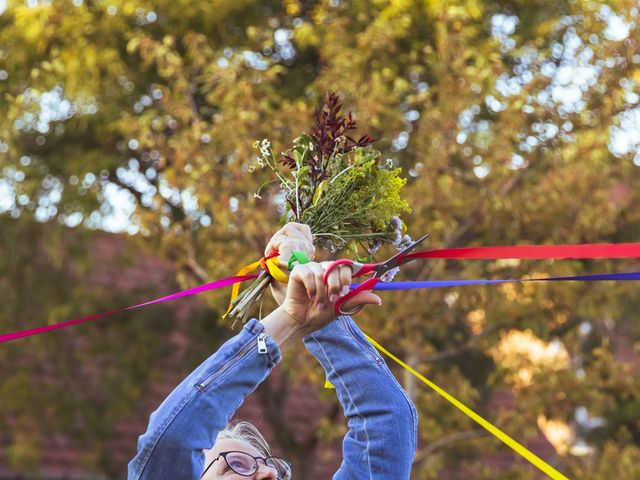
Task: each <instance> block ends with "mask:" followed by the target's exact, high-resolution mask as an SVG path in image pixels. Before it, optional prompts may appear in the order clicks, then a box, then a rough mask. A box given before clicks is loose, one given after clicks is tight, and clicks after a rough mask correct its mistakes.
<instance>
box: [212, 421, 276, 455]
mask: <svg viewBox="0 0 640 480" xmlns="http://www.w3.org/2000/svg"><path fill="white" fill-rule="evenodd" d="M218 440H241V441H244V442H247V443H248V444H249V445H251V446H252V447H254V448H255V449H256V450H258V452H260V455H262V456H264V457H270V456H271V455H273V453H272V449H271V445H269V442H267V440H266V439H265V438H264V437H263V436H262V434H261V433H260V430H258V427H256V426H255V425H254V424H253V423H251V422H247V421H246V420H240V421H236V422H231V423H229V424H228V425H227V426H226V427H224V429H223V430H220V432H219V433H218V436H217V437H216V443H217V442H218Z"/></svg>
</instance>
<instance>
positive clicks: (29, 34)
mask: <svg viewBox="0 0 640 480" xmlns="http://www.w3.org/2000/svg"><path fill="white" fill-rule="evenodd" d="M637 15H638V11H637V5H636V2H633V1H631V0H614V1H609V2H588V3H586V2H552V1H547V0H537V1H534V2H524V1H519V0H518V1H511V2H483V1H479V0H465V1H461V0H451V1H447V2H437V1H426V2H418V1H413V0H407V1H391V0H390V1H360V0H358V1H356V0H354V1H351V2H346V1H339V0H338V1H333V0H332V1H330V2H326V1H320V2H314V1H297V0H284V1H282V2H281V1H266V2H265V1H263V2H256V1H249V0H243V1H235V2H224V1H216V2H204V1H189V2H181V1H175V0H174V1H172V2H165V1H160V0H158V1H154V2H150V1H147V2H143V3H140V2H132V1H129V0H119V1H118V0H113V1H111V2H110V3H109V4H107V3H103V2H94V1H87V2H62V1H61V2H54V3H52V4H47V3H46V2H43V3H42V4H38V5H36V6H34V7H28V6H25V5H22V4H19V3H17V2H9V3H8V6H7V7H6V9H5V10H4V12H3V13H2V14H1V15H0V58H1V59H2V62H3V63H2V64H1V65H2V66H0V68H1V69H2V71H1V72H0V74H2V72H5V73H4V74H2V77H0V79H1V78H3V77H4V79H3V80H1V81H0V85H1V86H2V97H1V99H0V108H1V110H2V112H3V113H4V115H3V116H2V118H0V139H1V140H2V142H3V143H2V144H0V149H1V150H0V151H2V156H0V162H2V166H3V177H4V178H3V179H2V180H0V191H4V192H5V195H4V197H3V198H5V199H6V198H9V199H10V200H0V205H1V206H2V210H4V211H5V212H6V215H10V216H13V217H19V219H16V220H15V221H14V222H12V221H9V220H8V219H7V220H6V224H7V225H10V226H9V227H7V228H5V229H4V230H3V232H4V231H7V232H9V233H8V235H9V236H11V237H14V238H18V237H16V235H17V234H16V233H15V232H16V231H17V230H16V229H17V227H16V225H20V224H23V223H25V224H29V223H30V222H34V221H36V222H38V221H40V222H56V221H58V222H60V223H62V224H65V225H67V226H68V227H74V228H77V229H80V228H87V229H91V228H103V229H107V230H109V229H111V230H117V229H118V228H121V225H125V227H124V228H125V229H129V231H130V233H132V234H134V235H136V238H139V239H140V241H141V242H143V243H144V244H146V245H147V246H149V247H150V248H153V249H155V251H158V252H161V253H162V254H163V255H165V256H166V257H167V258H169V259H171V260H172V261H173V262H175V264H176V265H177V266H178V268H179V272H180V273H179V275H178V278H179V281H180V283H181V285H182V286H188V285H192V284H194V283H195V282H200V281H203V280H205V279H208V278H218V277H221V276H227V275H229V274H230V273H231V272H233V271H234V270H235V269H237V268H238V267H239V266H241V265H243V264H246V263H248V262H249V261H252V260H255V259H256V258H257V257H258V256H259V255H260V253H261V250H262V247H263V246H264V244H265V243H266V240H267V239H268V237H269V235H270V233H271V232H272V231H273V230H274V228H275V225H276V222H277V220H278V217H279V213H278V197H277V195H276V193H277V192H276V189H275V188H272V189H269V186H267V188H266V190H265V192H266V193H265V194H264V195H263V198H262V199H258V198H254V197H253V195H252V193H253V192H254V191H256V190H257V189H258V187H259V186H260V184H261V183H262V181H264V180H263V179H262V177H261V176H260V174H252V175H249V174H248V173H247V167H248V164H249V162H250V161H251V158H252V155H253V153H252V150H251V145H252V143H253V141H254V140H255V139H260V138H269V139H270V140H271V141H272V143H273V144H274V146H275V148H274V151H276V152H277V151H279V150H284V149H285V148H287V146H288V145H289V143H290V142H291V140H292V139H293V138H294V137H295V136H297V135H298V134H299V133H300V131H301V130H304V129H305V128H306V126H308V125H310V124H311V121H312V115H313V112H314V109H315V108H316V106H317V105H318V103H319V102H320V101H321V100H322V98H323V96H324V94H325V92H326V91H333V90H337V91H339V92H340V94H341V95H342V97H343V98H344V99H345V101H346V103H347V105H348V106H349V109H350V110H353V111H355V112H357V115H358V120H359V124H360V125H361V126H362V127H363V128H366V130H367V133H370V134H372V135H373V136H374V137H376V138H379V139H380V140H379V142H378V146H379V148H381V149H382V150H383V151H386V152H388V154H389V156H390V157H391V158H392V159H393V161H394V162H395V163H397V164H398V165H401V166H402V167H403V168H404V169H405V171H406V172H407V176H408V179H409V182H408V185H407V187H406V194H407V197H408V199H409V201H410V204H411V205H412V207H413V214H412V215H410V216H408V217H407V218H406V221H407V223H408V225H409V229H410V233H411V234H414V235H416V236H418V235H420V234H422V233H426V232H431V234H432V237H431V238H432V240H431V244H432V245H433V246H434V247H444V246H467V245H493V244H516V243H533V244H539V243H584V242H608V241H612V242H622V241H633V240H635V239H636V238H637V233H638V231H639V220H640V217H639V216H638V212H637V209H635V208H634V205H636V204H637V201H638V193H637V192H638V191H640V189H639V188H638V182H639V179H640V176H639V171H638V167H637V164H638V162H639V161H640V160H638V157H637V155H636V156H635V163H634V161H633V159H634V154H635V150H636V149H637V140H636V141H635V142H636V143H634V140H633V138H634V136H633V135H632V134H629V135H627V136H626V137H625V136H624V132H625V131H630V130H631V129H633V128H636V129H637V124H634V123H633V118H634V115H637V111H638V110H637V106H636V105H637V102H638V80H639V79H640V69H639V67H638V65H639V64H640V57H639V56H638V54H637V51H638V40H639V33H638V29H637V26H636V24H637ZM274 187H275V186H274ZM116 194H118V195H119V196H120V197H121V198H124V199H128V200H129V201H130V202H131V205H132V206H134V207H135V210H134V211H133V213H132V216H131V220H132V222H131V223H130V224H125V223H123V222H121V223H120V225H118V224H115V223H114V222H113V216H112V217H109V216H108V214H109V212H113V211H114V210H117V209H116V207H117V202H116V201H115V200H114V198H115V197H116ZM120 203H123V202H122V201H121V202H120ZM114 204H115V205H114ZM385 253H389V252H381V255H384V254H385ZM74 261H75V260H74ZM625 268H629V269H631V268H633V266H632V264H631V263H629V264H626V265H625V264H623V262H597V263H596V262H587V261H571V262H465V263H462V262H444V261H442V262H430V263H421V264H418V263H415V264H412V265H407V266H406V267H404V268H403V272H402V275H403V276H404V277H405V278H416V279H417V278H419V279H428V278H432V279H435V278H454V277H464V278H481V277H500V278H504V277H519V276H523V275H533V274H535V273H538V274H553V275H564V274H579V273H587V272H600V271H607V270H614V269H620V270H623V269H625ZM13 274H16V273H12V275H13ZM8 278H12V277H11V276H9V277H8ZM632 288H633V285H602V284H578V285H565V284H562V285H556V284H549V285H544V286H538V285H536V286H535V287H532V286H528V285H527V286H525V285H522V286H521V285H515V286H510V285H506V286H504V287H500V288H495V287H465V288H461V289H456V290H432V291H429V292H427V293H425V292H414V293H398V294H386V295H385V307H384V311H383V313H380V312H376V313H371V314H368V315H363V317H362V320H361V322H362V324H363V325H364V326H365V329H366V330H367V331H369V333H371V334H374V335H373V336H374V337H375V338H377V339H378V340H380V341H381V342H382V343H383V344H384V345H387V346H388V348H390V349H391V350H393V351H394V352H395V353H397V354H400V356H402V357H404V358H406V359H407V360H408V361H409V363H410V364H411V365H413V366H415V367H416V368H417V369H418V370H420V371H422V372H423V373H424V374H425V375H427V376H428V377H430V378H432V379H434V380H435V381H436V382H437V383H438V384H440V385H442V386H443V387H444V388H445V389H447V390H448V391H450V392H452V393H453V394H454V395H456V396H457V397H459V398H460V399H461V400H462V401H464V402H465V403H467V404H468V405H469V406H471V407H472V408H474V409H476V410H478V411H479V412H481V413H482V414H483V415H485V416H486V417H488V418H489V419H490V420H493V421H495V422H496V423H497V424H498V425H499V426H500V427H501V428H503V429H504V430H506V431H508V432H509V433H510V434H512V436H514V437H515V438H517V439H519V440H520V439H521V440H524V439H526V438H529V437H532V436H534V435H535V433H536V430H537V428H536V425H538V424H540V425H549V423H548V421H552V420H553V421H559V422H560V423H563V424H576V423H577V421H576V420H575V415H576V413H575V412H576V410H577V409H578V408H580V407H586V408H587V410H588V412H589V415H591V416H592V417H603V418H605V419H606V420H607V427H606V428H605V429H603V428H600V429H594V430H593V431H592V432H590V433H589V434H588V435H587V437H588V438H587V439H586V440H588V441H589V444H590V446H591V447H592V448H594V449H595V450H594V453H592V454H590V455H588V456H586V457H577V456H573V455H570V454H568V450H567V451H566V452H563V451H562V450H561V449H560V451H559V453H558V456H557V458H554V459H553V461H554V462H556V463H557V464H558V465H559V467H560V468H561V469H562V470H563V471H564V472H565V473H566V474H567V475H568V476H569V477H572V476H575V477H579V478H593V479H596V478H601V476H602V475H604V473H602V472H607V471H610V472H611V471H614V470H609V469H614V468H617V469H618V472H619V473H620V475H619V476H620V477H621V478H622V477H628V478H631V477H633V476H634V473H635V474H636V475H637V471H636V470H633V469H634V468H636V467H633V466H630V467H626V466H625V465H629V464H631V465H633V464H634V462H633V459H634V458H637V455H638V450H637V447H635V446H634V441H635V442H636V443H637V438H638V426H637V424H636V423H634V421H635V420H634V419H635V417H637V415H635V416H634V412H635V410H634V408H635V407H634V405H637V397H638V395H639V393H638V392H639V388H638V385H637V382H636V383H635V384H634V383H633V382H631V381H630V380H629V378H631V377H630V376H629V374H628V372H625V370H624V369H625V368H626V367H624V366H621V365H620V364H618V363H616V362H615V361H614V352H615V341H614V340H611V339H615V338H619V337H620V336H621V335H625V336H627V337H629V338H631V339H633V341H634V342H637V339H638V333H639V332H638V330H637V327H636V326H634V322H633V321H632V320H633V318H634V313H635V311H637V309H636V305H635V301H634V300H633V297H632V295H631V291H632V290H631V289H632ZM225 295H226V292H225V293H220V294H216V295H212V296H211V297H210V298H209V299H208V300H209V301H210V302H211V303H210V305H211V306H212V308H213V309H214V310H215V311H221V310H222V308H224V306H225V301H226V296H225ZM10 304H11V305H12V307H11V308H18V306H19V305H20V304H19V303H17V301H15V302H14V301H13V300H12V301H11V303H10ZM416 305H420V308H419V309H416ZM24 318H33V319H34V322H35V321H36V320H37V318H38V316H37V315H36V316H31V315H24ZM40 318H42V317H40ZM203 328H204V327H203ZM581 332H583V333H581ZM584 332H587V333H584ZM514 334H518V335H521V337H518V338H520V340H521V341H520V343H526V342H525V339H528V340H529V343H528V345H530V346H532V345H533V346H535V345H538V346H540V347H541V348H542V347H543V346H544V348H545V349H546V348H547V346H548V345H549V344H551V345H555V346H556V347H555V348H556V349H558V350H560V351H563V352H564V351H566V357H562V355H561V356H560V357H558V358H564V359H565V360H566V362H567V363H566V364H565V365H562V368H558V367H559V366H558V365H557V364H554V363H553V362H551V363H549V362H547V363H545V362H533V363H532V361H531V359H530V357H531V355H530V354H528V353H527V352H526V351H524V352H523V351H521V350H518V349H517V348H515V350H514V348H511V350H510V349H509V348H510V347H509V346H510V345H511V344H510V339H512V338H513V337H512V336H513V335H514ZM157 335H158V336H157V339H156V341H157V342H160V343H161V342H162V341H163V340H162V338H163V337H162V333H161V332H158V334H157ZM41 341H42V342H43V344H46V343H47V342H55V340H48V339H47V338H43V339H42V340H41ZM538 342H542V343H538ZM136 344H137V343H136ZM516 344H518V342H516ZM43 348H44V347H43ZM131 348H132V349H133V348H135V345H132V346H131ZM532 348H533V347H532ZM545 351H546V350H545ZM563 355H564V354H563ZM552 358H556V357H552ZM563 361H564V360H563ZM523 372H525V373H524V375H525V376H527V375H530V378H528V380H527V381H525V382H523V380H522V378H521V377H520V376H521V375H523ZM398 373H400V372H398ZM290 374H291V375H297V373H295V372H290ZM315 375H317V373H315ZM625 379H627V380H625ZM404 383H405V386H406V388H407V389H408V390H409V391H410V392H411V394H412V395H413V396H414V398H415V399H416V403H417V405H418V408H419V410H420V413H421V425H420V435H421V438H422V442H423V444H422V445H423V446H422V447H421V453H420V454H419V455H418V458H417V461H416V467H415V472H416V473H415V475H416V478H435V477H438V475H440V474H441V473H442V472H449V473H450V478H453V475H454V473H452V472H451V470H446V469H447V468H448V469H451V466H452V465H454V464H455V465H456V466H457V467H458V468H459V474H460V475H464V474H465V473H464V472H471V471H472V472H474V478H482V477H481V476H482V475H485V476H487V478H488V477H489V476H491V477H495V474H496V471H497V470H496V468H498V467H495V468H494V467H492V466H488V467H486V468H485V469H484V470H483V469H482V468H481V467H480V465H481V464H482V462H483V459H484V458H485V457H483V455H484V452H486V451H491V452H498V453H503V454H505V455H509V453H505V452H506V450H505V448H504V447H502V446H501V445H499V444H498V443H497V441H495V440H493V439H492V438H489V437H487V436H486V435H484V433H483V432H481V431H479V430H478V429H477V427H476V426H475V425H474V424H473V423H472V422H471V421H470V420H467V419H466V418H464V417H463V416H462V415H461V414H460V413H459V412H457V411H455V410H453V409H452V407H451V406H450V405H448V404H445V403H444V402H443V401H442V400H440V399H439V398H437V397H436V396H435V395H434V394H432V393H431V392H429V391H426V390H424V389H422V388H421V387H419V386H417V385H415V384H414V383H413V380H412V379H411V378H410V377H407V378H405V380H404ZM496 392H509V394H510V395H511V396H512V403H513V405H512V408H511V409H510V410H509V411H506V412H498V413H496V412H495V411H494V410H493V404H492V402H491V399H492V398H495V396H496ZM545 422H547V423H545ZM282 428H283V429H285V428H286V425H282ZM575 431H576V432H578V430H575ZM578 433H579V432H578ZM585 435H586V434H585ZM309 441H310V442H311V441H313V439H312V438H310V439H309ZM574 443H575V442H574ZM287 446H289V447H292V445H283V447H287ZM635 463H637V462H635ZM508 468H509V475H510V478H532V477H534V476H535V475H536V473H535V471H534V469H533V467H531V466H529V465H525V464H520V463H514V464H512V465H511V466H510V467H508ZM625 468H628V470H624V469H625ZM480 472H486V474H485V473H480ZM501 475H502V476H504V475H506V473H505V472H502V473H501Z"/></svg>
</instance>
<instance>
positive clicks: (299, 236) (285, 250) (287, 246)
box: [264, 223, 316, 266]
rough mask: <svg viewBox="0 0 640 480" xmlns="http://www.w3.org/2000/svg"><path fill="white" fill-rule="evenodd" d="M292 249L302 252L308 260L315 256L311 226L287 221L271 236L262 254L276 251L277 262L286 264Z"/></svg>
mask: <svg viewBox="0 0 640 480" xmlns="http://www.w3.org/2000/svg"><path fill="white" fill-rule="evenodd" d="M294 251H301V252H304V253H305V254H306V255H307V257H309V259H310V260H313V258H314V257H315V251H316V249H315V246H314V245H313V236H312V235H311V228H309V226H308V225H305V224H302V223H287V224H286V225H285V226H284V227H282V228H281V229H280V230H278V231H277V232H276V233H275V234H274V235H273V237H271V239H270V240H269V243H267V246H266V248H265V250H264V255H265V256H268V255H271V254H272V253H273V252H278V254H279V263H280V264H281V265H282V266H286V265H287V263H288V261H289V258H290V257H291V253H292V252H294Z"/></svg>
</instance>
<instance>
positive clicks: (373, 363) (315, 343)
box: [265, 224, 417, 480]
mask: <svg viewBox="0 0 640 480" xmlns="http://www.w3.org/2000/svg"><path fill="white" fill-rule="evenodd" d="M304 227H305V226H303V225H300V224H287V225H285V227H284V228H283V230H284V229H286V231H283V230H281V231H279V232H278V233H276V235H274V236H273V238H272V239H271V241H270V242H269V245H268V246H267V249H266V251H265V253H266V254H269V253H271V250H278V251H279V252H280V254H281V255H280V259H281V263H283V264H284V263H285V262H286V259H287V258H288V257H289V255H290V254H291V251H293V250H301V251H304V252H305V253H307V255H309V256H310V258H313V257H312V255H313V244H312V238H311V233H310V231H308V230H307V229H305V228H304ZM325 266H326V265H325ZM339 272H340V273H339V277H337V276H336V275H332V276H330V277H329V279H328V282H327V283H328V285H326V286H324V288H327V296H328V298H329V299H330V305H329V308H331V309H333V303H335V300H336V299H337V298H338V297H339V296H340V295H343V294H344V293H346V291H342V288H343V287H344V286H345V285H349V284H350V283H351V272H350V270H349V269H348V268H342V267H341V268H340V270H339ZM347 291H348V290H347ZM272 293H273V295H274V298H275V299H276V301H278V303H280V302H281V301H283V299H284V296H285V289H284V288H283V287H282V286H281V285H276V284H273V288H272ZM360 296H361V298H360V299H359V300H360V301H361V302H363V303H378V302H379V300H380V299H379V298H378V297H377V296H375V295H373V294H372V293H368V292H363V293H361V294H360ZM356 298H358V297H356ZM345 308H347V309H350V306H349V305H345ZM304 343H305V345H306V347H307V349H308V350H309V351H310V352H311V353H312V354H313V355H314V356H315V357H316V359H317V360H318V361H319V362H320V364H321V365H322V367H323V368H324V370H325V374H326V376H327V379H328V380H329V381H330V382H331V383H332V385H333V386H334V387H335V388H336V393H337V395H338V399H339V401H340V403H341V405H342V408H343V411H344V414H345V416H346V418H347V420H348V425H349V431H348V433H347V435H346V436H345V439H344V442H343V449H342V450H343V462H342V465H341V466H340V469H339V470H338V472H336V474H335V476H334V479H336V480H338V479H352V478H357V479H370V478H371V479H373V478H375V479H383V480H384V479H394V480H398V479H403V478H409V475H410V470H411V464H412V462H413V457H414V455H415V450H416V443H417V413H416V409H415V407H414V405H413V403H412V402H411V400H410V399H409V397H408V396H407V395H406V393H405V392H404V390H403V389H402V388H401V387H400V385H399V384H398V382H397V380H396V379H395V377H394V376H393V375H392V374H391V372H390V371H389V369H388V368H387V365H386V364H385V362H384V360H383V359H382V358H381V357H380V355H379V354H378V352H377V351H376V350H375V348H374V347H373V346H372V345H371V344H370V343H369V341H368V340H367V339H366V337H365V336H364V335H363V333H362V332H361V331H360V329H359V328H358V326H357V325H356V323H355V322H354V321H353V319H352V318H351V317H348V316H341V317H338V319H337V320H335V321H334V322H331V323H330V324H328V325H327V326H326V327H324V328H322V329H320V330H317V331H316V332H314V333H312V334H310V335H308V336H307V337H306V338H305V339H304Z"/></svg>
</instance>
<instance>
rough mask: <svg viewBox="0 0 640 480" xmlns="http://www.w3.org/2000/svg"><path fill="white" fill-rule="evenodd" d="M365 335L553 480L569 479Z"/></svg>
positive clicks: (373, 343)
mask: <svg viewBox="0 0 640 480" xmlns="http://www.w3.org/2000/svg"><path fill="white" fill-rule="evenodd" d="M365 337H367V340H369V341H370V342H371V343H372V345H374V346H375V347H376V348H377V349H378V350H380V351H381V352H383V353H384V354H385V355H387V356H388V357H389V358H390V359H392V360H393V361H394V362H396V363H397V364H398V365H400V366H401V367H402V368H404V369H405V370H407V371H408V372H410V373H411V374H412V375H413V376H414V377H416V378H418V380H420V381H421V382H422V383H424V384H425V385H427V386H428V387H429V388H430V389H432V390H433V391H435V392H436V393H437V394H438V395H440V396H441V397H443V398H444V399H445V400H447V401H448V402H449V403H451V404H452V405H453V406H454V407H456V408H457V409H458V410H460V411H461V412H462V413H464V414H465V415H466V416H468V417H469V418H471V419H472V420H473V421H474V422H476V423H477V424H479V425H480V426H481V427H482V428H484V429H485V430H487V431H488V432H489V433H491V434H492V435H493V436H495V437H496V438H497V439H498V440H500V441H501V442H502V443H504V444H505V445H507V446H508V447H509V448H511V449H512V450H513V451H515V452H516V453H517V454H519V455H521V456H522V457H524V458H525V459H526V460H528V461H529V462H531V463H532V464H533V465H535V466H536V467H537V468H539V469H540V470H541V471H543V472H544V473H546V474H547V475H548V476H549V477H550V478H552V479H553V480H569V479H568V478H567V477H566V476H564V475H563V474H562V473H560V472H559V471H558V470H556V469H555V468H553V467H552V466H551V465H549V464H548V463H547V462H545V461H544V460H543V459H541V458H540V457H538V456H537V455H536V454H535V453H533V452H531V451H530V450H529V449H528V448H527V447H525V446H524V445H522V444H520V443H518V442H517V441H516V440H514V439H513V438H511V437H510V436H509V435H507V434H506V433H504V432H503V431H502V430H500V429H499V428H498V427H496V426H495V425H493V424H492V423H491V422H489V421H487V420H485V419H484V418H483V417H481V416H480V415H478V414H477V413H476V412H474V411H473V410H471V409H470V408H469V407H467V406H466V405H465V404H464V403H462V402H461V401H460V400H458V399H457V398H455V397H454V396H453V395H451V394H450V393H448V392H447V391H445V390H443V389H442V388H440V387H439V386H438V385H436V384H435V383H433V382H432V381H431V380H429V379H428V378H426V377H424V376H423V375H421V374H420V373H419V372H417V371H416V370H415V369H413V368H412V367H411V366H410V365H408V364H406V363H404V362H403V361H402V360H400V359H399V358H398V357H396V356H395V355H394V354H392V353H391V352H390V351H389V350H387V349H386V348H384V347H383V346H382V345H380V344H379V343H378V342H376V341H375V340H374V339H373V338H371V337H370V336H369V335H367V334H365Z"/></svg>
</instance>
